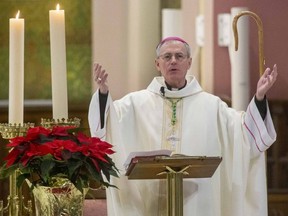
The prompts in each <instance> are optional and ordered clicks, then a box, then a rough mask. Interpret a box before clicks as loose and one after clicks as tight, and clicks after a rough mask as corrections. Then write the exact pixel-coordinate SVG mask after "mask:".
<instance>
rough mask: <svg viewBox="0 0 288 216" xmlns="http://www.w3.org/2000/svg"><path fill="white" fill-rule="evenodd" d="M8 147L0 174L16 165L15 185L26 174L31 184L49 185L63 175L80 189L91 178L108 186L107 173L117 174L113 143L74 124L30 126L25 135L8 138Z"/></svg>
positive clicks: (24, 177)
mask: <svg viewBox="0 0 288 216" xmlns="http://www.w3.org/2000/svg"><path fill="white" fill-rule="evenodd" d="M7 147H9V148H11V151H10V152H9V153H8V155H7V156H6V157H5V158H4V165H3V166H2V167H1V169H0V178H1V177H2V178H5V177H8V176H9V175H11V174H12V172H14V171H15V170H18V169H19V170H20V175H19V176H18V185H21V184H22V182H23V181H24V180H25V179H26V178H28V179H29V180H30V181H32V183H33V184H36V183H40V184H41V185H44V186H51V182H52V179H53V178H55V177H61V178H63V177H64V178H68V179H69V180H70V181H71V182H72V183H73V184H75V186H76V187H77V188H78V189H80V190H81V191H82V189H83V188H84V187H87V186H88V182H89V181H90V180H95V181H98V182H100V183H101V184H103V185H105V186H106V187H108V186H113V185H110V183H109V182H110V176H111V175H112V176H115V177H118V169H117V168H116V166H115V164H114V162H113V160H112V159H111V157H110V155H112V154H114V153H115V152H114V151H113V149H112V147H113V146H112V145H111V144H109V143H107V142H105V141H102V140H100V139H99V138H97V137H88V136H86V135H85V134H84V133H82V132H80V131H77V129H75V128H71V127H67V126H55V127H53V128H52V129H47V128H44V127H33V128H30V129H29V130H28V131H27V134H26V136H23V137H15V138H13V139H11V140H10V142H9V144H8V145H7ZM102 174H103V175H104V176H105V178H106V180H104V178H103V175H102Z"/></svg>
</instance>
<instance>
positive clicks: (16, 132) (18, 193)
mask: <svg viewBox="0 0 288 216" xmlns="http://www.w3.org/2000/svg"><path fill="white" fill-rule="evenodd" d="M57 125H58V126H71V127H79V126H80V119H79V118H73V119H65V118H62V119H56V120H55V119H44V118H42V119H41V126H42V127H45V128H52V127H53V126H57ZM31 127H34V123H24V124H12V123H0V133H1V135H2V137H3V138H4V139H12V138H14V137H17V136H25V135H26V132H27V130H28V129H29V128H31ZM17 176H18V172H17V171H16V172H15V173H13V174H12V175H11V176H10V177H9V195H8V197H7V205H6V206H5V207H4V202H3V200H0V216H3V215H4V213H7V212H9V216H19V215H20V216H21V215H22V214H23V213H26V214H28V215H29V216H30V215H31V216H32V213H33V210H32V201H31V200H28V201H27V206H25V204H24V196H23V195H22V188H18V187H17Z"/></svg>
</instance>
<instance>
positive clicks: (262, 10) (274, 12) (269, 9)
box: [214, 0, 288, 100]
mask: <svg viewBox="0 0 288 216" xmlns="http://www.w3.org/2000/svg"><path fill="white" fill-rule="evenodd" d="M214 6H215V7H214V32H215V34H214V41H215V44H214V70H215V71H214V93H215V94H217V95H219V96H223V97H228V98H230V97H231V90H230V89H231V84H230V82H229V81H230V79H231V76H230V62H229V56H228V49H227V48H225V47H224V48H223V47H219V46H218V44H217V22H216V21H217V15H218V14H219V13H229V12H230V10H231V7H248V8H249V10H250V11H252V12H254V13H256V14H257V15H258V16H260V18H261V20H262V22H263V28H264V56H265V60H266V66H267V67H273V64H275V63H276V64H277V66H278V71H279V77H278V80H277V84H276V85H275V86H274V87H273V89H271V91H270V92H269V94H268V98H269V99H273V100H287V99H288V94H287V84H288V61H287V56H288V43H287V38H288V28H287V25H288V24H287V20H288V13H287V11H286V10H287V8H288V2H287V1H279V0H278V1H271V0H261V1H259V0H249V1H248V0H247V1H243V0H234V1H226V0H215V3H214ZM240 19H241V18H240ZM250 20H251V21H250V71H251V78H250V83H251V88H250V89H251V92H250V94H251V96H253V95H254V93H255V91H256V84H257V81H258V79H259V66H258V32H257V25H256V23H255V21H254V20H253V18H250ZM226 80H228V82H227V81H226Z"/></svg>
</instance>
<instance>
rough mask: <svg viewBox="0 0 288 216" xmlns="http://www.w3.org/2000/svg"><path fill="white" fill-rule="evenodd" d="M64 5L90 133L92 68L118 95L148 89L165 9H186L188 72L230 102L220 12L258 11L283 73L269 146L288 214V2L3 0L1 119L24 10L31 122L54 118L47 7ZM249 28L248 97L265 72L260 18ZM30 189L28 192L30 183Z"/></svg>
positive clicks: (268, 50)
mask: <svg viewBox="0 0 288 216" xmlns="http://www.w3.org/2000/svg"><path fill="white" fill-rule="evenodd" d="M57 3H59V4H60V6H61V8H62V9H64V10H65V26H66V55H67V83H68V87H67V88H68V107H69V117H78V118H80V119H81V124H82V127H83V128H85V131H86V132H87V133H89V129H88V121H87V113H88V106H89V100H90V97H91V95H92V93H93V92H94V91H95V89H96V88H97V86H96V85H95V83H94V82H93V79H92V73H91V71H92V65H93V62H99V63H101V64H102V65H103V66H104V67H105V68H106V70H107V71H109V85H110V91H111V93H112V95H113V97H114V99H117V98H120V97H122V96H123V95H125V94H126V93H128V92H130V91H135V90H139V89H142V88H145V87H146V86H147V84H148V83H149V82H150V80H151V79H152V77H154V76H156V75H158V74H157V72H156V69H155V68H154V58H155V47H156V45H157V43H158V42H159V40H160V39H161V38H162V36H163V34H164V33H163V28H164V20H163V17H164V16H163V14H164V12H163V11H164V9H171V10H176V11H181V20H180V21H181V23H179V22H180V21H178V22H173V25H175V28H176V27H177V29H178V30H177V31H180V32H179V33H178V34H179V36H181V37H184V38H185V39H186V40H187V41H188V42H189V44H190V45H191V48H192V51H193V53H194V54H193V56H192V57H193V65H192V68H191V71H189V73H192V74H194V75H195V76H196V77H197V78H198V79H199V80H200V82H201V85H202V87H203V88H204V89H205V90H206V91H208V92H211V93H213V94H215V95H217V96H219V97H221V98H222V99H223V100H225V101H226V102H227V103H228V104H229V105H231V104H232V96H231V86H232V84H231V64H230V60H229V52H228V46H225V45H220V44H219V41H218V40H219V38H218V37H219V31H220V30H219V21H218V18H219V15H221V14H227V13H230V12H231V8H233V7H246V8H247V9H248V10H250V11H253V12H255V13H257V14H258V15H259V16H260V17H261V19H262V22H263V27H264V52H265V60H266V65H267V67H271V66H273V64H274V63H277V66H278V71H279V78H278V80H277V84H276V86H275V87H274V88H273V89H272V90H271V92H269V95H267V97H268V100H269V105H270V109H271V113H272V118H273V121H274V124H275V127H276V130H277V134H278V138H277V141H276V143H275V144H274V145H273V146H272V147H271V148H270V149H269V150H268V152H267V178H268V192H269V194H268V201H269V216H274V215H275V216H277V215H279V216H284V215H288V210H287V204H288V145H287V140H288V133H287V132H288V131H287V130H288V114H287V113H288V102H287V101H288V94H287V89H286V88H287V84H288V73H287V71H288V62H287V59H286V58H287V52H288V43H287V38H288V30H287V24H286V23H287V22H286V20H287V19H288V15H287V13H286V12H285V11H284V10H285V8H286V9H287V8H288V3H287V2H285V1H283V2H280V1H277V2H274V3H273V5H271V1H269V0H263V1H261V4H259V1H257V0H249V1H243V0H235V1H233V2H227V1H225V0H145V1H143V0H119V1H101V0H85V1H80V0H75V1H70V0H58V1H57V0H51V1H43V0H42V1H41V0H4V1H1V2H0V10H1V13H0V26H1V27H0V64H1V67H0V76H1V79H0V87H1V90H0V120H1V121H0V122H1V123H2V122H3V123H5V122H7V121H8V95H9V92H8V91H9V86H8V85H9V73H8V71H9V18H11V17H14V16H15V14H16V13H17V11H18V10H20V17H22V18H25V65H24V71H25V72H24V74H25V77H24V80H25V85H24V86H25V90H24V98H25V102H24V122H34V123H35V124H39V122H40V119H41V118H51V113H52V100H51V66H50V41H49V16H48V12H49V10H51V9H54V8H55V6H56V4H57ZM203 17H204V18H205V21H204V24H203V23H202V24H201V23H200V24H199V23H198V24H197V22H201V21H202V22H203V20H202V19H200V21H199V18H203ZM175 19H176V18H175ZM175 19H174V21H175ZM179 28H180V30H179ZM199 28H201V30H200V33H199ZM197 29H198V30H197ZM249 30H250V31H249V37H250V45H249V56H250V64H249V71H250V75H249V76H250V81H249V82H250V85H249V88H250V93H249V94H250V95H249V96H250V97H252V96H253V92H255V89H256V82H257V80H258V78H259V74H258V42H257V40H258V37H257V26H256V25H255V24H254V23H253V20H252V21H251V22H250V21H249ZM201 31H202V34H201ZM203 32H204V33H203ZM231 40H233V38H232V39H231V38H230V41H231ZM6 152H7V149H5V147H4V140H1V145H0V159H1V160H2V158H3V155H5V153H6ZM8 188H9V186H8V181H0V200H4V202H5V199H6V197H7V194H8ZM23 190H24V192H25V193H27V194H29V192H28V191H27V189H25V188H24V189H23ZM86 198H87V199H88V200H90V199H96V200H104V201H105V191H97V192H93V193H90V194H88V196H87V197H86ZM103 208H105V206H104V207H103ZM104 210H105V209H104ZM87 216H88V214H87Z"/></svg>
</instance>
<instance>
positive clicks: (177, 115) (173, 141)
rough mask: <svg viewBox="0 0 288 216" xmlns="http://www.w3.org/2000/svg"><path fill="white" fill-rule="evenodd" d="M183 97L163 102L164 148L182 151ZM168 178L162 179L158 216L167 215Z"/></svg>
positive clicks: (176, 151)
mask: <svg viewBox="0 0 288 216" xmlns="http://www.w3.org/2000/svg"><path fill="white" fill-rule="evenodd" d="M182 111H183V100H182V98H165V99H164V104H163V128H162V144H161V147H162V149H169V150H172V151H173V153H180V151H181V134H182V124H181V122H182ZM166 187H167V180H166V179H165V180H160V183H159V198H158V214H157V215H158V216H166V215H167V188H166Z"/></svg>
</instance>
